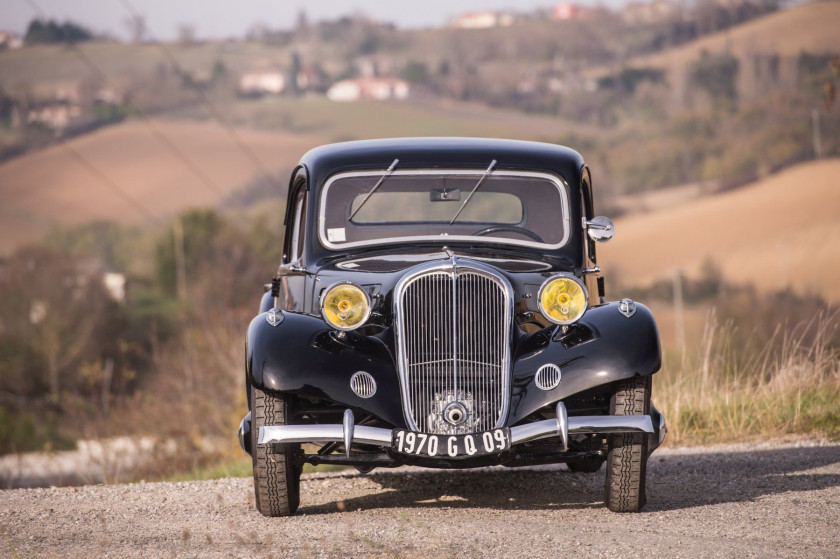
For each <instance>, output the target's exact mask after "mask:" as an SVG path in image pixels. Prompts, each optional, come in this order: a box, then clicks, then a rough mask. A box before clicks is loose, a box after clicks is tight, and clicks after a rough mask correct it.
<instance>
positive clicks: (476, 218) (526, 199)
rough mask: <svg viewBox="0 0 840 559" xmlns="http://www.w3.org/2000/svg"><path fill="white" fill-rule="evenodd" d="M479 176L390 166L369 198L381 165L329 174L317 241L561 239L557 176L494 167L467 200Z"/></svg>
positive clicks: (337, 245)
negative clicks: (318, 239)
mask: <svg viewBox="0 0 840 559" xmlns="http://www.w3.org/2000/svg"><path fill="white" fill-rule="evenodd" d="M483 174H484V170H476V171H463V170H458V171H441V170H433V171H432V170H430V171H416V170H414V171H411V170H406V171H396V172H394V173H393V174H391V175H388V176H387V177H386V179H385V180H384V181H382V183H381V184H380V186H379V187H378V188H377V189H376V191H375V192H374V193H373V194H371V195H370V196H369V197H368V194H369V193H370V191H371V189H372V188H373V186H374V185H376V184H377V182H378V181H379V180H380V178H381V177H382V175H383V172H382V171H370V172H367V171H366V172H354V173H341V174H338V175H335V176H333V177H331V178H330V179H329V180H328V181H327V184H326V185H325V186H324V190H323V192H322V194H321V206H320V210H319V212H320V213H319V218H320V219H319V236H320V238H321V243H322V244H323V245H324V246H326V247H327V248H330V249H337V250H338V249H344V248H350V247H355V246H364V245H373V244H385V243H392V242H405V241H430V240H431V241H444V242H450V241H468V242H487V243H500V242H501V243H505V244H513V245H524V246H534V247H539V248H559V247H561V246H563V245H564V244H565V243H566V240H567V238H568V231H569V224H568V216H569V212H568V198H567V193H566V188H565V185H564V183H563V182H562V181H561V180H560V179H558V178H557V177H556V176H553V175H549V174H545V173H529V172H524V171H521V172H512V171H494V172H493V173H492V174H489V175H488V176H487V177H486V179H485V180H484V181H483V182H482V183H481V184H480V185H479V188H478V189H477V190H476V191H475V193H474V195H473V196H472V197H471V198H470V197H469V195H470V192H472V191H473V189H475V187H476V184H477V183H478V182H479V180H480V179H481V177H482V175H483ZM468 198H469V200H468ZM465 203H466V204H465ZM462 206H463V209H462V210H461V213H460V214H459V215H458V217H457V219H455V220H454V221H452V220H453V218H454V217H455V215H456V214H458V210H459V209H461V207H462ZM350 216H352V218H351V217H350ZM450 222H451V223H450Z"/></svg>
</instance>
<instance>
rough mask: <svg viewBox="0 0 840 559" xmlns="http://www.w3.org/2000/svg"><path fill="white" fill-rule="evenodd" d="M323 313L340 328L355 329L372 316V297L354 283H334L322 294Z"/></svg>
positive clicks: (327, 319) (332, 323)
mask: <svg viewBox="0 0 840 559" xmlns="http://www.w3.org/2000/svg"><path fill="white" fill-rule="evenodd" d="M321 315H322V316H323V317H324V320H326V321H327V324H329V325H330V326H332V327H333V328H337V329H338V330H354V329H356V328H358V327H359V326H361V325H362V324H364V323H365V321H366V320H367V319H368V316H370V297H368V294H367V293H366V292H365V290H364V289H362V288H361V287H359V286H357V285H353V284H352V283H337V284H335V285H332V286H330V287H329V289H327V290H326V291H325V292H324V295H323V296H321Z"/></svg>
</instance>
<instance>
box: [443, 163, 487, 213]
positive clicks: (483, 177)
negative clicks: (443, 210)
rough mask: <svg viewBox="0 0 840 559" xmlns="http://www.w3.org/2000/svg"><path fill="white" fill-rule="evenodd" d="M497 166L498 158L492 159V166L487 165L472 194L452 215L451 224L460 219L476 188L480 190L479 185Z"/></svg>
mask: <svg viewBox="0 0 840 559" xmlns="http://www.w3.org/2000/svg"><path fill="white" fill-rule="evenodd" d="M495 166H496V160H495V159H494V160H493V161H491V162H490V166H489V167H487V170H486V171H484V174H483V175H481V178H480V179H478V182H477V183H475V186H474V187H473V189H472V190H471V191H470V194H469V196H467V199H466V200H464V203H463V204H461V207H460V208H458V211H457V212H455V215H454V216H452V219H450V220H449V225H452V224H453V223H455V220H456V219H458V216H459V215H461V211H463V209H464V208H465V207H466V205H467V204H468V203H469V201H470V198H472V197H473V194H475V191H476V190H478V187H479V186H481V183H483V182H484V179H486V178H487V177H489V176H490V173H492V172H493V167H495Z"/></svg>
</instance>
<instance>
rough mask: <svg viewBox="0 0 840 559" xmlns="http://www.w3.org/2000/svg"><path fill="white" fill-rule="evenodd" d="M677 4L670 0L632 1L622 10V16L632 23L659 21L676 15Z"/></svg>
mask: <svg viewBox="0 0 840 559" xmlns="http://www.w3.org/2000/svg"><path fill="white" fill-rule="evenodd" d="M674 10H675V6H674V4H672V3H671V2H668V0H653V1H652V2H630V3H629V4H627V5H626V6H624V8H623V9H622V10H621V18H622V19H623V20H624V21H625V22H626V23H628V24H630V25H639V24H646V23H659V22H662V21H665V20H667V19H669V18H671V17H672V16H673V15H674Z"/></svg>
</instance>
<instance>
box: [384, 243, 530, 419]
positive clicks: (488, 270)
mask: <svg viewBox="0 0 840 559" xmlns="http://www.w3.org/2000/svg"><path fill="white" fill-rule="evenodd" d="M459 270H465V271H468V272H470V273H474V274H476V275H479V276H484V277H486V278H488V279H489V280H491V281H493V282H496V283H497V284H499V285H500V286H501V287H502V291H503V295H504V307H505V309H504V310H505V313H504V317H501V320H503V321H504V322H502V323H501V324H502V328H504V329H505V332H504V337H505V343H503V344H502V351H503V356H502V362H501V364H500V365H501V368H502V370H501V374H502V386H501V387H499V389H500V391H501V395H500V396H501V413H500V414H499V419H498V421H497V422H496V424H495V426H494V428H499V427H503V426H504V424H505V421H506V419H507V414H508V408H509V406H510V382H511V380H510V379H511V363H510V348H511V345H512V342H513V328H512V327H511V326H512V324H513V287H512V286H511V284H510V282H509V281H508V280H507V278H505V277H504V276H502V275H501V274H498V273H496V272H495V271H494V269H493V268H492V267H491V266H488V265H486V264H483V263H481V262H476V261H474V260H459V259H457V258H452V259H451V260H445V261H442V262H441V261H437V262H428V263H426V264H421V265H419V266H417V267H415V268H413V269H412V270H411V271H410V272H409V273H407V274H406V275H404V276H403V277H402V278H401V279H400V281H398V282H397V285H396V286H395V287H394V320H393V323H394V327H395V340H396V346H397V369H398V372H399V378H400V392H401V394H402V402H403V415H404V416H405V420H406V425H408V428H409V429H411V430H412V431H419V430H420V429H419V428H418V427H417V425H416V423H415V421H414V418H415V415H414V410H413V408H412V404H411V394H410V392H409V379H408V363H407V356H406V342H405V336H406V332H405V329H404V326H403V315H404V308H403V306H404V305H403V294H404V293H405V290H406V289H407V288H408V287H409V286H410V285H411V283H413V282H414V281H415V280H417V279H418V278H420V277H423V276H427V275H430V274H434V273H443V274H446V275H449V276H451V277H452V278H453V279H457V276H458V271H459ZM453 292H454V289H453ZM453 311H454V309H453ZM453 328H454V325H453ZM454 343H455V342H454V340H453V344H454ZM453 347H456V346H453ZM453 357H454V358H456V359H457V355H455V356H453ZM456 366H457V365H456ZM456 378H457V372H456ZM456 390H457V386H456Z"/></svg>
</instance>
